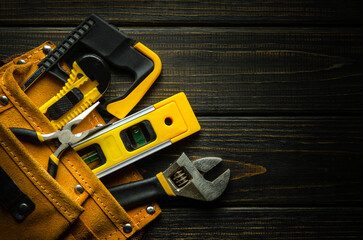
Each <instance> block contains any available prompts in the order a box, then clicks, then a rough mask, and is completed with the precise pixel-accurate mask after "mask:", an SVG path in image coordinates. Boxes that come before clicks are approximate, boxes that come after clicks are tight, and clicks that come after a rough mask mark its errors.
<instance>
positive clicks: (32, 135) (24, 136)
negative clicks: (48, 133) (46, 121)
mask: <svg viewBox="0 0 363 240" xmlns="http://www.w3.org/2000/svg"><path fill="white" fill-rule="evenodd" d="M10 131H12V132H13V133H14V135H15V136H16V137H17V138H18V139H21V140H27V141H40V140H39V139H38V135H37V133H36V132H35V131H33V130H30V129H26V128H10Z"/></svg>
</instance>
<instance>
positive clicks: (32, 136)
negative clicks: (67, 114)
mask: <svg viewBox="0 0 363 240" xmlns="http://www.w3.org/2000/svg"><path fill="white" fill-rule="evenodd" d="M98 105H99V102H96V103H95V104H93V105H92V106H91V107H89V108H88V109H87V110H85V111H84V112H82V113H81V114H79V115H78V116H76V117H75V118H73V119H72V120H71V121H69V122H68V123H67V124H66V125H65V126H64V127H63V129H62V130H58V131H56V132H52V133H48V134H41V133H39V132H36V131H33V130H30V129H25V128H10V130H11V131H12V132H13V133H14V135H15V136H16V137H17V138H19V139H25V140H29V141H38V142H44V141H48V140H52V139H58V141H59V142H60V145H59V147H58V148H57V150H56V151H55V152H54V153H53V154H52V155H50V157H49V162H48V170H47V171H48V173H49V174H50V175H51V176H52V177H53V178H55V176H56V174H57V169H58V163H59V157H60V155H61V154H62V152H63V151H64V150H65V149H66V148H67V147H68V146H70V145H72V144H75V143H77V142H79V141H81V140H83V139H84V138H86V137H87V136H90V135H92V134H94V133H96V132H98V131H100V130H101V129H103V128H104V127H106V125H98V126H96V127H95V128H93V129H90V130H86V131H83V132H80V133H76V134H73V133H72V129H74V127H76V126H77V125H78V124H79V123H80V122H82V120H83V119H85V118H86V117H87V115H88V114H90V113H91V112H92V111H93V110H94V109H95V108H96V107H97V106H98Z"/></svg>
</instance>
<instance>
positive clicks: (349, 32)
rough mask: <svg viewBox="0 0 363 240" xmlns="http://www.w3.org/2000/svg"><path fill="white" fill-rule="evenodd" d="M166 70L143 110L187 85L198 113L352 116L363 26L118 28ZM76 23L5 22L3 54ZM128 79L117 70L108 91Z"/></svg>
mask: <svg viewBox="0 0 363 240" xmlns="http://www.w3.org/2000/svg"><path fill="white" fill-rule="evenodd" d="M121 29H122V30H123V31H124V32H126V33H127V34H128V35H130V36H131V37H133V38H134V39H137V40H138V41H141V42H142V43H144V44H145V45H146V46H148V47H149V48H150V49H152V50H154V51H155V52H156V53H157V54H158V55H159V56H160V58H161V60H162V63H163V72H162V74H161V77H160V78H159V79H158V80H157V84H155V85H154V86H153V88H152V89H151V91H150V93H149V94H148V97H147V98H145V99H144V100H143V101H141V104H140V105H139V108H138V109H141V108H144V107H146V106H148V105H150V104H153V103H155V102H158V101H160V100H162V99H164V98H166V97H169V96H171V95H173V94H175V93H178V92H180V91H184V92H185V93H186V94H187V96H188V99H189V100H190V102H191V104H192V106H193V109H194V110H195V111H196V112H197V114H198V115H203V116H211V115H212V116H215V115H218V116H225V115H228V116H229V115H243V116H246V115H250V116H256V115H266V114H273V115H286V114H290V115H294V114H298V115H326V114H328V115H345V114H350V115H352V114H353V115H355V114H358V113H359V114H361V113H362V110H363V101H360V99H362V98H363V90H362V89H363V81H361V79H362V76H363V68H362V64H363V60H362V58H361V56H362V55H363V46H362V44H361V41H362V39H363V28H358V29H356V28H352V29H345V28H344V29H340V28H335V29H327V28H318V29H316V28H308V29H300V28H228V29H226V28H202V29H200V28H121ZM70 31H71V28H65V29H64V28H45V29H44V28H32V29H28V28H25V29H19V28H1V29H0V36H1V37H0V38H1V39H0V44H1V45H5V46H7V47H6V48H4V50H3V51H2V53H1V54H0V56H1V57H2V58H4V57H5V56H8V55H11V54H14V53H15V52H17V51H27V50H28V49H31V48H34V47H36V46H37V45H38V44H39V43H43V42H45V41H46V40H52V41H53V42H54V43H60V42H61V40H62V39H63V38H64V37H66V36H67V35H68V33H69V32H70ZM130 83H131V79H124V78H121V77H120V76H117V75H116V76H114V79H113V82H112V86H111V87H110V89H109V91H108V92H107V95H106V96H107V97H115V96H116V95H117V94H118V93H119V92H120V91H122V92H123V91H125V90H126V89H127V87H128V86H129V84H130Z"/></svg>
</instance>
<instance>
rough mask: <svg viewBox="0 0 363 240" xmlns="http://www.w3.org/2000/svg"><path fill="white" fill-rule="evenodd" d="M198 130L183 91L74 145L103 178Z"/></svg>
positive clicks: (197, 124)
mask: <svg viewBox="0 0 363 240" xmlns="http://www.w3.org/2000/svg"><path fill="white" fill-rule="evenodd" d="M199 130H200V125H199V123H198V120H197V118H196V117H195V115H194V112H193V110H192V108H191V106H190V104H189V102H188V100H187V98H186V96H185V94H184V93H183V92H181V93H178V94H176V95H174V96H172V97H170V98H168V99H165V100H163V101H161V102H159V103H157V104H155V105H153V106H150V107H147V108H145V109H143V110H141V111H139V112H137V113H135V114H132V115H130V116H129V117H126V118H124V119H122V120H119V121H117V122H115V123H113V124H112V125H110V126H109V127H107V128H105V129H103V130H101V131H99V132H97V133H96V134H94V135H93V136H91V137H90V138H88V139H86V140H84V141H82V142H79V143H78V144H75V145H73V146H72V147H73V148H74V149H75V150H76V151H77V152H78V154H79V155H80V156H81V157H82V159H83V160H84V161H85V162H86V163H87V164H88V165H89V166H90V167H91V168H92V170H93V172H94V173H95V174H96V175H97V176H98V177H99V178H101V177H103V176H105V175H107V174H109V173H112V172H114V171H116V170H118V169H120V168H121V167H124V166H126V165H129V164H131V163H133V162H135V161H137V160H139V159H141V158H144V157H146V156H148V155H150V154H152V153H154V152H156V151H158V150H161V149H163V148H165V147H167V146H169V145H171V144H173V143H175V142H177V141H179V140H181V139H183V138H185V137H187V136H189V135H191V134H193V133H195V132H197V131H199Z"/></svg>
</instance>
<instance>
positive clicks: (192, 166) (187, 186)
mask: <svg viewBox="0 0 363 240" xmlns="http://www.w3.org/2000/svg"><path fill="white" fill-rule="evenodd" d="M221 161H222V159H220V158H215V157H211V158H202V159H199V160H196V161H194V162H191V161H190V159H189V158H188V157H187V155H185V153H183V154H182V155H181V156H180V157H179V159H178V160H177V161H176V162H174V163H173V164H172V165H171V166H170V167H169V168H168V169H166V170H165V171H164V172H163V175H164V177H165V179H167V181H168V183H169V185H170V187H171V189H172V190H173V192H174V193H175V195H177V196H183V197H187V198H192V199H196V200H201V201H213V200H215V199H216V198H218V197H219V196H220V195H221V194H222V193H223V191H224V190H225V189H226V187H227V185H228V182H229V178H230V170H229V169H227V170H226V171H225V172H224V173H222V174H221V175H220V176H219V177H217V178H216V179H215V180H213V181H212V182H211V181H208V180H206V179H205V178H204V177H203V175H202V174H201V173H200V171H201V172H203V173H206V172H208V171H209V170H211V169H212V168H213V167H215V166H216V165H217V164H218V163H220V162H221Z"/></svg>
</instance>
